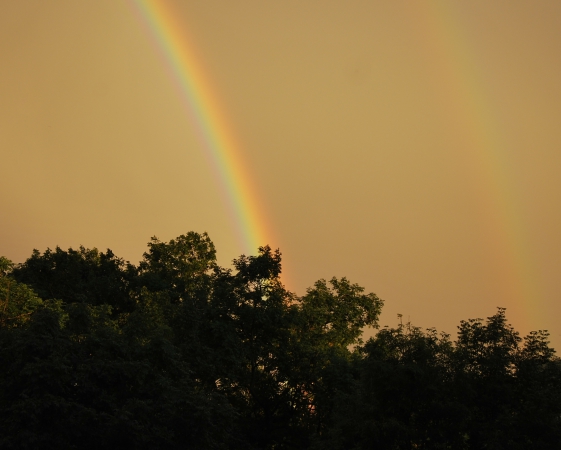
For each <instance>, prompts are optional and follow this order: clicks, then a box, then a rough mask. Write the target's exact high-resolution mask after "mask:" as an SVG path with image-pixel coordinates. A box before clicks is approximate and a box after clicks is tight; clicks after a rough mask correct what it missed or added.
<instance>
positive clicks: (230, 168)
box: [129, 0, 270, 254]
mask: <svg viewBox="0 0 561 450" xmlns="http://www.w3.org/2000/svg"><path fill="white" fill-rule="evenodd" d="M129 2H130V4H131V5H132V7H133V9H134V10H135V11H136V12H137V14H138V15H139V16H140V17H141V19H142V21H143V22H144V24H145V25H146V26H147V27H148V29H149V32H150V34H151V35H152V37H153V38H154V39H155V41H156V43H157V48H158V49H159V51H160V52H161V53H162V54H163V57H164V60H165V61H166V64H167V65H168V66H169V68H170V69H171V72H172V73H173V78H174V81H175V83H176V86H177V88H178V91H179V92H180V94H181V98H182V101H183V104H184V107H185V109H186V111H187V113H188V114H189V116H190V117H191V120H192V122H193V124H194V125H195V129H196V130H197V133H198V135H199V139H200V141H201V143H202V144H203V146H204V148H205V156H206V157H207V159H208V160H209V164H210V166H211V167H212V170H213V171H214V173H215V177H216V179H217V180H218V183H219V184H220V186H221V190H222V195H223V198H224V202H225V204H226V206H227V208H228V212H229V216H230V219H231V222H232V225H233V226H234V227H235V229H236V233H237V236H238V240H239V243H240V246H241V248H242V249H243V251H244V252H246V253H247V254H252V253H255V252H256V250H257V248H258V247H259V246H263V245H265V244H268V243H269V238H270V236H269V235H268V233H267V230H270V227H269V226H268V225H267V223H266V219H265V214H263V213H262V212H261V211H262V208H261V207H260V202H259V201H258V198H257V190H256V189H255V187H254V186H253V185H252V181H251V177H250V176H249V174H248V170H247V164H246V163H245V162H244V160H243V156H242V153H241V151H240V148H239V146H238V144H237V142H236V139H235V134H234V132H233V130H232V129H231V127H230V125H229V123H228V121H227V120H226V118H225V117H224V114H223V110H224V108H222V107H221V105H220V103H219V101H218V99H217V98H216V95H215V94H214V90H213V86H212V85H211V83H210V82H209V77H208V75H207V74H206V73H205V71H204V68H203V66H202V64H201V61H200V58H198V57H197V54H196V51H195V49H194V47H193V40H192V39H191V38H190V36H189V35H188V32H187V30H186V27H185V24H184V23H182V22H180V21H179V19H178V17H177V14H174V11H173V10H172V9H171V7H170V5H169V4H168V2H166V1H163V0H157V1H156V0H129Z"/></svg>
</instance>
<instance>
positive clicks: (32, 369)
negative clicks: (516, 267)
mask: <svg viewBox="0 0 561 450" xmlns="http://www.w3.org/2000/svg"><path fill="white" fill-rule="evenodd" d="M281 269H282V265H281V254H280V252H279V251H278V250H276V251H273V250H271V248H269V247H261V248H259V252H258V254H257V255H256V256H244V255H242V256H240V257H239V258H238V259H235V260H234V261H233V268H231V269H229V268H223V267H220V266H219V265H218V264H217V262H216V250H215V248H214V245H213V243H212V241H211V240H210V238H209V237H208V235H207V234H206V233H203V234H198V233H193V232H190V233H188V234H186V235H182V236H179V237H177V238H176V239H172V240H170V241H169V242H162V241H160V240H159V239H157V238H155V237H154V238H152V239H151V241H150V243H149V244H148V251H147V252H146V253H145V254H144V256H143V259H142V261H141V262H140V263H139V265H138V266H134V265H133V264H130V263H128V262H125V261H123V260H122V259H120V258H118V257H116V256H115V255H114V254H113V253H112V252H111V250H107V251H106V252H105V253H103V252H99V251H98V250H97V249H91V250H90V249H85V248H83V247H80V248H79V250H73V249H69V250H68V251H64V250H62V249H60V248H58V247H57V248H56V249H55V250H54V251H52V250H49V249H47V250H46V251H45V252H44V253H42V254H41V253H40V252H39V251H37V250H34V251H33V253H32V255H31V257H30V258H29V259H28V260H27V261H25V262H24V263H23V264H20V265H14V264H13V263H12V262H11V261H9V260H7V259H6V258H0V423H2V433H0V448H102V447H108V448H116V447H119V448H131V449H144V448H150V449H155V448H164V449H165V448H170V449H172V448H197V449H198V448H205V449H206V448H210V449H212V448H217V449H218V448H224V449H226V448H230V449H305V448H317V449H320V448H321V449H367V448H380V449H412V448H419V449H421V448H424V449H444V448H447V449H448V448H454V449H480V448H489V449H502V448H505V449H506V448H514V449H516V448H520V449H522V448H525V449H526V448H528V449H532V448H536V449H538V448H539V449H542V448H543V449H548V448H558V447H559V444H560V443H561V423H560V418H561V406H560V405H561V365H560V363H559V359H558V358H557V357H556V356H555V354H554V351H553V349H551V348H550V347H549V346H548V342H547V333H546V332H543V331H538V332H533V333H531V334H530V335H529V336H527V337H526V338H524V339H521V338H520V337H519V336H518V334H517V333H516V332H515V331H514V330H513V329H512V327H511V326H510V325H508V323H507V321H506V316H505V311H504V309H499V310H498V312H497V314H495V315H494V316H492V317H489V318H488V319H487V320H486V321H483V320H480V319H477V320H468V321H463V322H462V323H461V324H460V326H459V332H458V337H457V339H456V340H455V341H452V340H451V338H450V336H448V335H446V334H439V333H437V332H436V330H431V329H429V330H422V329H420V328H417V327H414V326H412V325H411V324H406V325H403V324H399V325H398V327H396V328H387V327H386V328H383V329H381V330H379V331H378V332H377V334H376V335H375V336H374V337H373V338H371V339H370V340H369V341H368V342H366V343H365V344H364V343H363V342H362V340H361V335H362V330H363V329H364V327H366V326H371V327H377V321H378V317H379V315H380V312H381V308H382V305H383V302H382V300H380V299H379V298H378V297H377V296H376V295H375V294H372V293H364V289H363V288H361V287H360V286H358V285H356V284H352V283H351V282H350V281H348V280H347V279H346V278H342V279H337V278H333V279H331V280H329V281H326V280H319V281H317V282H316V283H315V284H314V285H313V287H311V288H310V289H308V291H307V292H306V294H305V295H304V296H302V297H298V296H296V295H295V294H293V293H291V292H289V291H288V290H286V288H285V287H284V285H283V284H282V282H281V279H280V274H281Z"/></svg>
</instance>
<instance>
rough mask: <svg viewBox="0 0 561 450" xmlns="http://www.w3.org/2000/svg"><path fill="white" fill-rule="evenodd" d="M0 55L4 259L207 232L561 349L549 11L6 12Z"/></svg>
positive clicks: (410, 312)
mask: <svg viewBox="0 0 561 450" xmlns="http://www.w3.org/2000/svg"><path fill="white" fill-rule="evenodd" d="M158 11H160V12H161V11H164V12H165V17H167V19H165V20H164V16H163V15H161V16H158V14H159V13H158ZM158 18H159V19H158ZM166 20H167V22H166ZM171 24H173V27H175V28H174V30H175V31H174V33H175V34H173V33H172V29H171ZM181 52H183V57H184V59H183V60H181V58H179V59H177V60H175V63H174V57H175V56H177V57H179V56H181ZM185 55H187V56H185ZM185 58H187V59H185ZM189 58H190V59H189ZM0 61H1V69H0V99H1V101H0V161H1V165H0V167H1V172H0V173H1V175H0V255H4V256H6V257H8V258H10V259H12V260H13V261H14V262H18V263H19V262H23V261H24V260H25V259H26V258H27V257H28V256H29V255H30V254H31V251H32V250H33V249H34V248H37V249H39V250H40V251H44V250H45V249H46V248H54V247H56V246H57V245H58V246H60V247H62V248H63V249H67V248H69V247H73V248H76V247H78V246H80V245H84V246H85V247H89V248H91V247H97V248H99V249H101V250H105V249H106V248H110V249H112V250H113V251H114V252H115V253H116V254H117V255H118V256H121V257H123V258H125V259H126V260H130V261H131V262H134V263H136V262H138V261H139V260H140V259H141V257H142V253H143V252H144V251H145V250H146V243H147V242H148V241H149V239H150V237H152V236H157V237H158V238H160V239H162V240H169V239H172V238H174V237H176V236H179V235H180V234H184V233H186V232H188V231H197V232H204V231H207V232H208V233H209V235H210V237H211V239H212V240H213V241H214V243H215V245H216V247H217V252H218V260H219V263H220V264H222V265H224V266H228V265H229V264H230V262H231V260H232V259H233V258H235V257H237V256H239V255H240V254H242V253H245V254H256V252H257V246H259V245H266V244H268V245H270V246H271V247H273V248H280V250H281V252H282V254H283V272H284V274H283V281H284V283H285V284H286V286H287V287H288V288H289V289H290V290H292V291H294V292H296V293H297V294H298V295H303V294H304V293H305V292H306V288H308V287H310V286H312V285H313V283H314V282H315V281H316V280H318V279H320V278H325V279H329V278H331V277H332V276H337V277H342V276H346V277H347V278H348V279H350V280H351V281H352V282H354V283H358V284H360V285H361V286H364V287H365V289H366V290H367V291H368V292H375V293H376V294H377V295H378V296H379V297H381V298H382V299H384V301H385V306H384V309H383V313H382V317H381V324H382V325H391V326H393V325H396V324H397V314H402V315H403V317H404V319H405V320H410V321H411V322H412V323H413V324H414V325H417V326H422V327H435V328H437V329H438V330H442V331H445V332H448V333H452V334H454V333H455V331H456V326H457V325H458V324H459V322H460V320H462V319H468V318H478V317H481V318H485V317H488V316H490V315H492V314H494V313H495V311H496V308H497V307H499V306H500V307H506V308H507V318H508V319H509V321H510V322H511V323H512V324H513V325H514V327H515V328H516V329H517V330H518V331H520V332H521V333H522V334H526V333H528V332H529V331H530V330H537V329H547V330H549V332H550V333H551V342H552V345H553V346H554V347H556V348H561V324H560V322H559V320H558V318H559V317H560V315H561V314H560V313H561V302H560V301H559V300H560V298H559V295H560V294H559V293H560V292H561V276H559V274H558V273H559V271H560V269H561V234H560V230H561V210H560V206H561V177H560V176H559V173H560V172H561V170H560V169H561V127H560V123H561V84H560V82H559V80H561V2H557V1H553V0H551V1H544V0H537V1H533V2H512V1H502V0H497V1H494V2H488V1H482V0H470V1H456V0H449V1H434V0H427V1H400V0H391V1H389V0H387V1H373V0H368V1H366V0H364V1H362V0H345V1H331V0H321V1H319V0H308V1H295V0H284V1H283V2H262V1H256V0H255V1H254V0H229V1H227V2H226V1H218V0H205V1H187V0H181V1H176V0H161V1H147V2H142V1H140V0H96V1H95V2H78V1H74V0H52V1H49V2H41V1H38V0H18V1H17V2H15V1H9V0H0ZM182 61H183V62H182ZM174 64H175V65H174ZM195 72H196V74H195ZM195 75H196V76H195ZM189 83H191V84H189ZM189 89H191V91H189ZM205 111H206V112H205ZM219 136H222V137H221V138H220V139H222V140H220V139H218V137H219ZM262 241H265V242H262Z"/></svg>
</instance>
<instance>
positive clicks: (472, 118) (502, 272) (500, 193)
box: [411, 0, 542, 329]
mask: <svg viewBox="0 0 561 450" xmlns="http://www.w3.org/2000/svg"><path fill="white" fill-rule="evenodd" d="M411 5H414V6H413V8H412V12H413V14H414V19H413V20H414V22H415V23H416V24H417V25H418V26H419V27H421V30H419V33H420V35H421V36H423V37H424V40H425V47H426V51H427V52H428V54H427V58H430V60H431V61H432V62H433V63H434V64H436V66H437V68H438V70H436V71H435V72H436V73H437V74H438V75H437V77H438V80H436V81H437V82H438V83H439V84H440V86H441V89H444V90H445V92H446V97H447V100H448V101H447V103H446V105H443V106H444V107H446V108H449V109H450V111H449V112H450V115H451V116H453V117H455V118H456V120H458V122H459V123H458V125H459V126H461V127H462V128H463V129H465V130H468V131H467V133H465V134H466V141H467V144H468V145H467V147H468V148H469V149H470V152H471V154H470V155H466V161H468V162H469V163H471V164H472V166H473V169H474V170H476V173H478V174H479V178H480V180H481V182H482V183H483V185H484V188H483V189H481V191H482V194H481V195H482V198H481V204H482V205H484V213H483V215H484V216H485V217H484V221H485V228H486V229H484V230H483V234H485V235H486V236H484V239H486V240H487V241H488V242H489V247H490V248H489V252H488V254H489V255H490V256H489V257H490V258H491V259H492V263H493V265H494V267H495V276H496V277H497V278H498V279H499V281H500V284H501V286H502V292H503V296H504V297H503V298H502V299H497V300H496V301H497V303H502V305H503V306H508V307H509V317H511V316H513V315H514V317H515V319H516V320H517V321H518V322H520V323H523V324H524V327H531V328H532V329H535V326H536V325H539V322H540V320H539V317H538V315H539V311H540V308H539V304H538V302H539V300H540V299H541V298H542V295H541V294H540V284H541V283H540V282H539V275H538V273H537V271H536V270H535V269H534V267H535V265H534V264H533V263H532V260H533V258H532V254H531V251H530V246H529V244H528V238H527V237H528V234H527V232H526V230H525V226H524V218H523V216H524V215H523V212H522V211H521V205H520V202H519V201H517V195H516V185H515V183H514V180H512V178H511V177H510V176H509V172H508V170H507V167H508V162H509V158H508V145H507V143H506V142H507V139H506V133H505V132H503V131H502V130H501V128H500V125H499V121H498V119H497V116H498V111H497V109H498V108H497V106H498V105H496V104H494V103H493V101H492V94H491V93H490V92H488V90H487V86H486V83H485V78H484V76H483V75H482V70H481V69H482V67H481V65H480V64H478V58H477V53H476V51H475V49H474V48H473V44H471V43H470V42H469V40H468V38H467V36H466V32H465V31H464V29H465V25H464V24H463V23H462V21H463V20H465V19H464V18H463V17H462V15H461V13H460V11H459V10H458V9H457V8H458V5H457V4H456V3H455V2H449V1H447V0H429V1H423V2H413V3H411ZM480 188H481V186H480ZM505 303H506V304H505Z"/></svg>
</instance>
